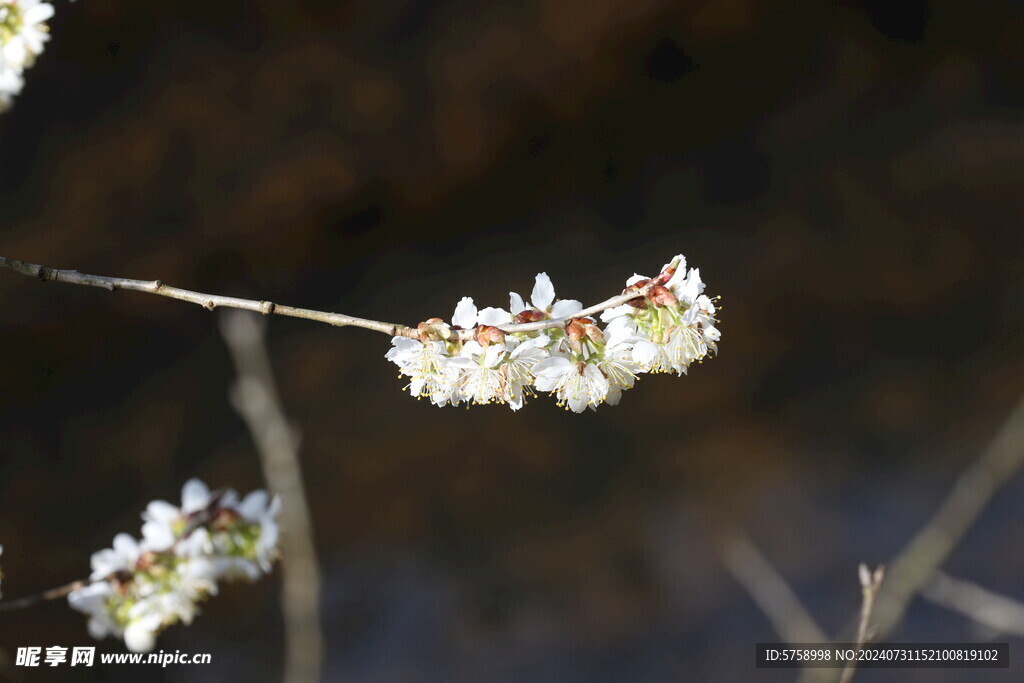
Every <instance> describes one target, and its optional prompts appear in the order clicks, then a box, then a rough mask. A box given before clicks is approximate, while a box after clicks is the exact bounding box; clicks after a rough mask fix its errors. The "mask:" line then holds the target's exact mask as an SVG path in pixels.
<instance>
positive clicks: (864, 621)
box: [839, 564, 885, 683]
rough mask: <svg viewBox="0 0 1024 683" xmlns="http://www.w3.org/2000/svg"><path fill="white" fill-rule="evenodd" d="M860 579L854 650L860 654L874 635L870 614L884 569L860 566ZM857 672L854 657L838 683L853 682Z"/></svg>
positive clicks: (844, 669)
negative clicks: (858, 611) (859, 601)
mask: <svg viewBox="0 0 1024 683" xmlns="http://www.w3.org/2000/svg"><path fill="white" fill-rule="evenodd" d="M857 575H858V577H859V578H860V589H861V594H862V598H861V604H860V621H859V622H858V624H857V641H856V642H857V646H856V650H857V651H858V652H860V651H861V650H863V649H864V646H865V645H866V644H867V642H868V641H869V640H871V638H873V637H874V633H873V632H872V629H871V613H872V612H873V611H874V607H875V599H876V598H877V597H878V591H879V589H880V588H881V587H882V580H883V579H884V578H885V568H884V567H878V568H877V569H875V570H874V571H871V570H870V569H868V567H867V565H865V564H861V565H860V567H859V569H858V572H857ZM856 670H857V658H856V657H854V658H853V659H851V660H850V661H849V662H847V664H846V667H845V668H843V673H842V675H841V676H840V677H839V683H850V681H852V680H853V674H854V672H855V671H856Z"/></svg>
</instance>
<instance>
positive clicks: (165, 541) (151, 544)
mask: <svg viewBox="0 0 1024 683" xmlns="http://www.w3.org/2000/svg"><path fill="white" fill-rule="evenodd" d="M142 543H143V545H144V546H145V548H146V550H156V551H161V550H167V549H168V548H170V547H171V546H172V545H174V531H173V530H171V527H170V526H167V525H166V524H161V523H160V522H154V521H150V522H145V523H144V524H142Z"/></svg>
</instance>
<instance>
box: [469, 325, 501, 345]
mask: <svg viewBox="0 0 1024 683" xmlns="http://www.w3.org/2000/svg"><path fill="white" fill-rule="evenodd" d="M476 340H477V341H478V342H479V343H480V346H487V345H488V344H504V343H505V333H504V332H502V331H501V330H499V329H498V328H497V327H494V326H492V325H480V326H479V327H477V330H476Z"/></svg>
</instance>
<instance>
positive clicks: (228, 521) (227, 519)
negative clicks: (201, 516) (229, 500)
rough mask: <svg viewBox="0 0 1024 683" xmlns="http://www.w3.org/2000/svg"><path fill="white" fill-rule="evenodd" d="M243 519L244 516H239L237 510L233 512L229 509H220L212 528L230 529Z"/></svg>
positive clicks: (211, 524)
mask: <svg viewBox="0 0 1024 683" xmlns="http://www.w3.org/2000/svg"><path fill="white" fill-rule="evenodd" d="M241 518H242V516H241V515H240V514H238V512H236V511H235V510H231V509H229V508H220V509H219V510H217V513H216V515H215V516H214V518H213V521H212V522H211V523H210V526H211V527H213V528H214V529H217V530H223V529H230V528H231V527H233V526H234V525H235V524H236V523H237V522H238V520H240V519H241Z"/></svg>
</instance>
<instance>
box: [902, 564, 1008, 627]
mask: <svg viewBox="0 0 1024 683" xmlns="http://www.w3.org/2000/svg"><path fill="white" fill-rule="evenodd" d="M921 596H922V597H923V598H925V599H926V600H929V601H931V602H933V603H935V604H936V605H940V606H942V607H945V608H946V609H948V610H952V611H954V612H958V613H960V614H962V615H964V616H965V617H967V618H968V619H971V620H972V621H974V622H976V623H978V624H980V625H981V626H984V627H986V628H988V629H991V630H992V631H995V632H996V633H1000V634H1010V635H1015V636H1018V637H1020V636H1024V603H1022V602H1020V601H1019V600H1015V599H1013V598H1011V597H1008V596H1005V595H1000V594H998V593H993V592H992V591H990V590H987V589H985V588H982V587H981V586H979V585H978V584H976V583H972V582H970V581H963V580H962V579H955V578H953V577H952V576H949V575H947V574H944V573H943V572H935V574H934V575H933V576H932V578H931V580H930V581H928V583H926V584H925V585H924V586H923V587H922V588H921Z"/></svg>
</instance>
